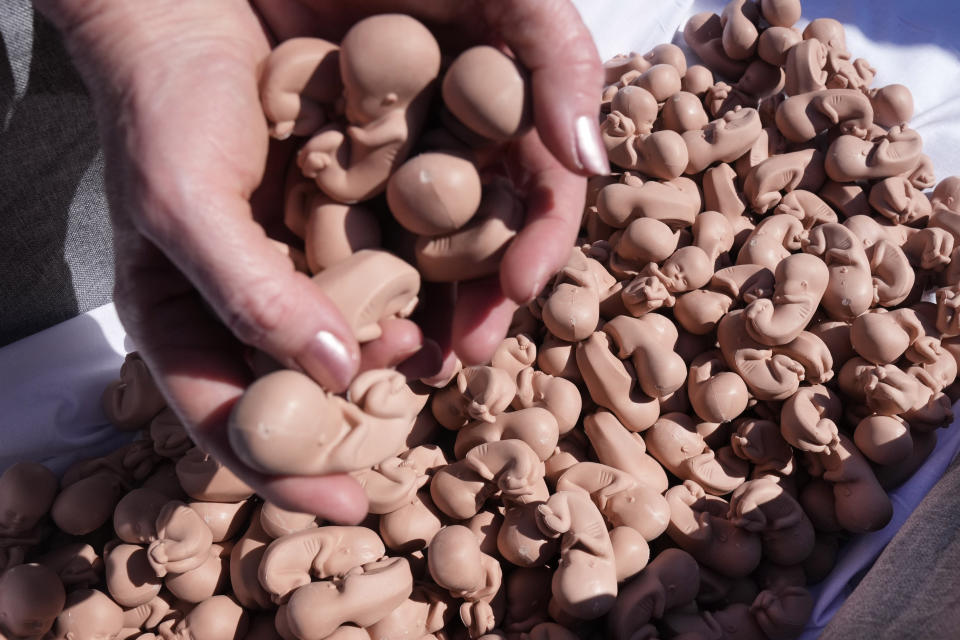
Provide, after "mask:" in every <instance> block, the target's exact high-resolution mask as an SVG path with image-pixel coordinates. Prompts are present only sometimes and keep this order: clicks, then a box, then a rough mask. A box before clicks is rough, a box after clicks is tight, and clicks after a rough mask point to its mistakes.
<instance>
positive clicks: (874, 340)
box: [850, 308, 936, 364]
mask: <svg viewBox="0 0 960 640" xmlns="http://www.w3.org/2000/svg"><path fill="white" fill-rule="evenodd" d="M935 340H936V339H935V338H932V337H928V336H927V335H926V332H925V331H924V327H923V324H922V322H921V320H920V318H919V316H918V315H917V312H916V311H914V310H913V309H909V308H907V309H894V310H892V311H888V312H885V313H884V312H874V313H865V314H863V315H861V316H858V317H857V318H855V319H854V321H853V324H852V325H851V326H850V342H851V344H852V345H853V348H854V349H855V350H856V352H857V355H859V356H860V357H862V358H864V359H865V360H868V361H870V362H872V363H873V364H891V363H894V362H896V361H897V360H899V359H900V358H901V357H902V356H903V355H904V354H905V353H906V352H907V351H908V350H911V349H912V350H913V355H914V358H913V359H916V357H917V356H919V355H920V353H923V354H925V355H927V356H928V357H931V356H933V353H932V352H931V351H930V350H931V349H932V348H933V346H934V345H933V342H934V341H935ZM917 352H920V353H917Z"/></svg>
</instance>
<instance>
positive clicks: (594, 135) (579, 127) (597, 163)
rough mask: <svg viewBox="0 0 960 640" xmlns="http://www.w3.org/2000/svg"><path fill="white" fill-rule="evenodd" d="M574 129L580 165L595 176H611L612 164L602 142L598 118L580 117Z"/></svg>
mask: <svg viewBox="0 0 960 640" xmlns="http://www.w3.org/2000/svg"><path fill="white" fill-rule="evenodd" d="M574 127H575V130H574V133H575V134H576V138H577V158H578V159H579V161H580V165H581V166H582V167H583V168H584V169H586V170H587V171H589V172H590V173H592V174H594V175H598V176H606V175H610V162H609V161H608V160H607V151H606V149H605V148H604V147H603V142H602V141H601V140H600V125H599V124H597V119H596V117H591V116H580V117H579V118H577V121H576V123H575V124H574Z"/></svg>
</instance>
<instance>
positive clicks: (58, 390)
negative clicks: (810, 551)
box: [0, 0, 960, 639]
mask: <svg viewBox="0 0 960 640" xmlns="http://www.w3.org/2000/svg"><path fill="white" fill-rule="evenodd" d="M575 3H576V4H577V6H578V8H579V9H580V11H581V14H582V16H583V18H584V20H585V22H586V23H587V25H588V27H589V28H590V29H591V31H592V33H593V34H594V38H595V40H596V41H597V47H598V50H599V51H600V55H601V57H602V58H604V59H606V58H609V57H611V56H613V55H614V54H616V53H626V52H629V51H646V50H648V49H649V48H651V47H653V46H654V45H656V44H659V43H661V42H669V41H673V42H676V43H677V44H682V35H681V34H680V33H679V30H682V27H683V24H684V22H685V21H686V19H687V18H688V17H689V16H690V15H693V14H694V13H697V12H699V11H705V10H710V11H716V12H719V11H721V10H722V7H723V3H721V2H715V1H707V0H698V1H697V2H691V1H689V0H663V1H659V2H654V1H653V0H648V1H642V2H637V1H626V2H612V1H609V0H607V1H598V0H575ZM816 17H833V18H837V19H839V20H840V21H841V22H844V23H845V24H846V26H847V45H848V49H849V50H850V51H851V52H852V53H853V54H854V56H855V57H863V58H866V59H867V60H869V61H870V63H871V64H872V65H873V66H874V67H876V69H877V78H876V80H875V82H874V85H875V86H880V85H884V84H892V83H901V84H904V85H906V86H908V87H909V88H910V89H911V90H912V92H913V95H914V101H915V105H916V115H915V117H914V119H913V122H912V123H911V124H912V126H913V127H914V128H916V129H917V130H918V131H919V132H920V133H921V135H922V136H923V138H924V141H925V147H926V152H927V153H928V154H929V155H930V156H931V158H933V161H934V167H935V169H936V174H937V176H938V177H939V178H942V177H944V176H947V175H952V174H955V173H960V151H958V149H960V146H958V142H960V127H957V126H955V125H954V124H953V123H954V122H957V121H960V60H958V57H957V51H956V49H955V47H954V44H953V38H954V37H955V34H957V33H958V32H960V12H958V11H956V9H955V6H954V5H953V2H952V1H948V0H944V1H942V2H935V1H922V0H918V1H914V2H910V3H894V2H891V1H889V0H877V1H875V2H860V3H849V2H848V3H845V4H840V5H837V4H833V3H829V2H825V1H821V0H818V1H811V0H807V2H805V3H804V16H803V20H802V21H801V24H805V23H806V22H807V21H809V20H810V19H812V18H816ZM131 349H132V345H130V344H129V342H128V341H127V339H126V336H125V334H124V331H123V328H122V327H121V325H120V323H119V321H118V320H117V317H116V314H115V312H114V309H113V305H105V306H103V307H99V308H97V309H94V310H93V311H90V312H88V313H86V314H83V315H81V316H78V317H76V318H73V319H72V320H69V321H67V322H64V323H61V324H59V325H56V326H54V327H51V328H50V329H47V330H45V331H42V332H40V333H38V334H35V335H33V336H30V337H28V338H25V339H23V340H21V341H19V342H15V343H13V344H10V345H7V346H6V347H4V348H2V349H0V409H2V411H0V470H2V469H5V468H6V467H7V466H9V465H10V464H12V463H13V462H15V461H17V460H24V459H32V460H38V461H41V462H44V463H45V464H48V465H49V466H50V467H51V468H53V469H54V470H56V471H62V470H63V468H64V467H65V466H66V465H67V464H69V462H70V461H72V460H75V459H77V458H80V457H84V456H90V455H98V454H99V453H102V452H105V451H108V450H110V449H112V448H114V447H116V446H118V445H119V444H120V443H121V442H123V441H125V440H126V439H128V438H129V436H127V435H124V434H118V433H117V432H115V431H114V430H113V428H112V427H111V426H110V425H109V424H107V422H106V419H105V418H104V416H103V413H102V410H101V409H100V394H101V392H102V390H103V388H104V387H105V386H106V384H107V383H108V382H110V381H111V380H113V379H115V378H116V377H117V375H118V372H119V368H120V364H121V363H122V361H123V355H124V354H125V353H126V352H127V351H129V350H131ZM958 450H960V429H958V428H957V426H956V424H954V425H953V426H951V427H950V428H949V429H946V430H942V431H940V441H939V443H938V445H937V450H936V451H935V452H934V454H933V455H932V456H931V458H930V459H929V460H928V461H927V463H926V464H925V465H924V467H923V468H922V469H921V470H920V471H919V472H918V473H917V474H916V476H915V477H914V478H913V479H911V480H910V481H909V482H907V483H906V484H905V485H903V486H902V487H900V488H899V489H897V490H896V491H895V492H894V493H893V494H892V497H893V502H894V517H893V521H892V522H891V523H890V525H888V526H887V527H886V528H885V529H883V530H882V531H878V532H875V533H872V534H869V535H862V536H855V537H854V538H853V539H852V540H851V541H850V543H849V544H847V545H846V546H845V547H844V549H843V550H842V552H841V557H840V560H839V562H838V565H837V567H836V569H835V570H834V571H833V573H832V574H831V576H830V577H829V578H828V579H827V580H826V581H824V582H823V583H822V584H821V585H819V586H818V587H817V588H816V589H815V590H814V595H815V597H816V598H817V600H816V606H815V609H814V615H813V619H812V620H811V622H810V624H809V625H808V628H807V631H806V632H805V634H804V638H805V639H806V638H815V637H816V636H817V634H818V633H819V630H821V629H822V628H823V627H824V626H825V625H826V623H827V622H828V621H829V619H830V617H831V616H832V615H833V613H834V612H835V611H836V609H837V608H838V607H839V606H840V604H842V602H843V599H844V598H845V596H846V594H847V593H848V592H849V590H850V589H851V588H852V586H853V584H854V583H853V582H852V581H853V580H855V579H856V578H858V577H859V576H860V575H862V574H863V572H864V571H865V570H866V569H867V568H868V567H869V566H870V564H871V563H872V562H873V560H874V559H875V558H876V556H877V555H878V554H879V553H880V551H881V550H882V549H883V546H884V545H885V544H886V543H887V542H888V541H889V540H890V538H891V537H892V536H893V534H894V533H895V532H896V530H897V529H898V528H899V526H900V524H902V522H903V521H904V520H905V519H906V517H907V516H908V515H909V514H910V512H911V511H912V510H913V508H914V507H915V506H916V504H917V503H918V502H919V501H920V499H921V498H922V497H923V496H924V495H925V494H926V493H927V491H929V489H930V487H931V486H933V484H934V483H935V482H936V481H937V479H938V478H939V477H940V475H942V473H943V471H944V469H945V468H946V466H947V464H948V463H949V461H950V460H951V459H952V458H953V457H954V455H955V454H956V453H957V451H958ZM891 588H895V586H894V585H891Z"/></svg>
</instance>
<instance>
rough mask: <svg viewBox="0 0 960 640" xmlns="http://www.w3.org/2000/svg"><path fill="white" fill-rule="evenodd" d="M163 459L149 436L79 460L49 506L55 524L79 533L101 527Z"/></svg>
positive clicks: (61, 483)
mask: <svg viewBox="0 0 960 640" xmlns="http://www.w3.org/2000/svg"><path fill="white" fill-rule="evenodd" d="M161 460H163V458H161V457H160V456H158V455H157V454H156V453H154V451H153V442H152V441H150V440H147V439H144V440H135V441H134V442H132V443H130V444H129V445H126V446H124V447H121V448H120V449H117V450H116V451H114V452H112V453H110V454H108V455H106V456H103V457H100V458H92V459H90V460H84V461H81V462H78V463H76V464H74V465H72V466H71V467H69V468H68V469H67V470H66V471H65V472H64V474H63V477H62V478H61V479H60V486H61V490H60V493H59V494H58V495H57V497H56V499H55V500H54V502H53V506H52V507H51V508H50V516H51V518H52V519H53V521H54V523H55V524H56V525H57V527H58V528H60V529H61V530H62V531H64V532H65V533H69V534H71V535H75V536H79V535H85V534H88V533H91V532H93V531H96V530H97V529H98V528H100V526H101V525H103V524H104V523H106V522H107V521H108V520H109V519H110V517H111V516H112V515H113V510H114V507H116V505H117V502H119V500H120V498H122V497H123V495H124V494H125V493H126V492H128V491H129V490H130V489H132V488H133V486H134V484H136V483H140V482H142V481H143V480H144V479H145V478H147V477H148V476H149V475H150V474H151V473H152V472H153V470H154V467H155V466H156V464H157V462H159V461H161Z"/></svg>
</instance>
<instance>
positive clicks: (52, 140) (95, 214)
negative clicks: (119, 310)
mask: <svg viewBox="0 0 960 640" xmlns="http://www.w3.org/2000/svg"><path fill="white" fill-rule="evenodd" d="M3 4H4V7H3V10H0V229H2V231H0V237H2V239H3V242H2V243H0V345H3V344H7V343H9V342H13V341H14V340H18V339H20V338H22V337H25V336H27V335H30V334H32V333H35V332H37V331H39V330H41V329H44V328H46V327H49V326H51V325H53V324H56V323H58V322H62V321H64V320H67V319H69V318H72V317H73V316H75V315H77V314H80V313H84V312H86V311H88V310H90V309H92V308H94V307H98V306H100V305H102V304H106V303H107V302H110V300H111V298H112V292H113V246H112V237H111V228H110V220H109V216H108V212H107V202H106V197H105V195H104V190H103V157H102V154H101V152H100V145H99V140H98V136H97V130H96V123H95V121H94V115H93V111H92V109H91V105H90V99H89V96H88V95H87V92H86V89H85V88H84V86H83V82H82V81H81V79H80V77H79V75H78V74H77V71H76V70H75V69H74V67H73V66H72V65H71V63H70V60H69V58H68V56H67V53H66V51H65V50H64V47H63V45H62V43H61V41H60V37H59V35H58V34H57V32H56V30H55V29H54V28H53V26H52V25H51V24H50V23H49V22H47V21H46V20H44V19H43V18H42V17H41V16H40V15H39V14H37V13H36V12H35V11H34V10H33V8H32V6H31V4H30V2H29V0H4V3H3Z"/></svg>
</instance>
